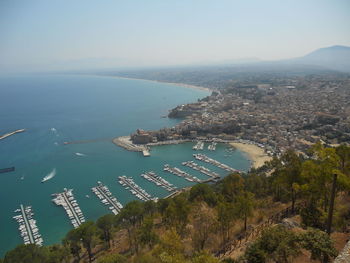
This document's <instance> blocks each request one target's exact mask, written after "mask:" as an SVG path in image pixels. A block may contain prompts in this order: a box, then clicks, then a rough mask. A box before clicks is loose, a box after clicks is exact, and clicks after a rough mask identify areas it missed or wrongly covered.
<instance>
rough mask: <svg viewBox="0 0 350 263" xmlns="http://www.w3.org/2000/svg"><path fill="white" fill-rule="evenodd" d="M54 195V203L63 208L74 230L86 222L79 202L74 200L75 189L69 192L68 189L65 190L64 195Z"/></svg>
mask: <svg viewBox="0 0 350 263" xmlns="http://www.w3.org/2000/svg"><path fill="white" fill-rule="evenodd" d="M52 195H53V196H55V198H54V199H52V201H53V202H54V203H55V204H56V205H58V206H63V208H64V210H65V211H66V213H67V215H68V217H69V219H70V221H71V223H72V225H73V226H74V228H77V227H78V226H80V225H81V224H82V223H84V222H85V218H84V215H83V213H82V211H81V209H80V207H79V205H78V202H77V201H76V200H75V198H74V195H73V189H69V190H68V189H67V188H64V191H63V192H62V193H56V194H52Z"/></svg>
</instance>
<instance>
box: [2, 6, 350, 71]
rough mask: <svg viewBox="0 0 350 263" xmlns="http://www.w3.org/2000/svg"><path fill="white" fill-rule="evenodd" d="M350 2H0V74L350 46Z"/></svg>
mask: <svg viewBox="0 0 350 263" xmlns="http://www.w3.org/2000/svg"><path fill="white" fill-rule="evenodd" d="M349 14H350V1H349V0H283V1H281V0H215V1H213V0H124V1H119V0H111V1H108V0H99V1H92V0H74V1H72V0H69V1H68V0H60V1H54V0H51V1H50V0H31V1H28V0H22V1H20V0H0V70H1V71H5V72H6V71H23V70H29V71H30V70H34V71H35V70H47V69H49V70H50V69H78V68H89V67H91V68H94V67H96V68H99V67H106V68H108V67H121V68H123V67H147V66H169V65H191V64H210V63H219V62H224V61H231V60H235V59H245V58H259V59H263V60H278V59H285V58H293V57H299V56H303V55H305V54H307V53H309V52H311V51H313V50H315V49H318V48H321V47H327V46H332V45H345V46H350V15H349Z"/></svg>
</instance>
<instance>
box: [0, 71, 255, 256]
mask: <svg viewBox="0 0 350 263" xmlns="http://www.w3.org/2000/svg"><path fill="white" fill-rule="evenodd" d="M207 95H209V92H208V91H204V90H197V89H192V88H188V87H182V86H179V85H174V84H166V83H158V82H152V81H146V80H133V79H123V78H116V77H102V76H87V75H57V74H56V75H53V74H52V75H48V74H43V75H39V74H32V75H20V76H18V75H16V76H15V75H11V76H1V77H0V134H5V133H7V132H11V131H14V130H17V129H26V131H25V132H23V133H18V134H15V135H13V136H10V137H8V138H6V139H3V140H0V169H1V168H7V167H12V166H14V167H15V171H14V172H9V173H2V174H0V257H3V256H4V254H5V252H6V251H8V250H10V249H13V248H14V247H16V245H18V244H21V243H23V240H22V238H21V237H20V233H19V231H18V224H17V222H16V221H15V220H14V219H13V218H12V217H13V216H14V215H15V213H14V210H16V209H18V208H19V206H20V204H23V205H25V206H29V205H30V206H32V209H33V211H34V218H35V220H36V221H37V226H38V227H39V231H40V233H41V235H42V237H43V239H44V245H50V244H53V243H58V242H61V240H62V238H63V237H64V236H65V234H66V233H67V232H68V231H69V230H70V229H72V225H71V223H70V221H69V219H68V217H67V215H66V213H65V211H64V209H63V208H62V207H58V206H56V205H55V204H54V203H53V202H52V201H51V200H52V194H53V193H58V192H62V191H63V189H64V188H68V189H70V188H72V189H74V190H73V193H74V196H75V198H76V200H77V201H78V203H79V205H80V208H81V210H82V212H83V214H84V216H85V217H86V219H87V220H96V219H97V218H98V217H100V216H102V215H104V214H107V213H110V211H109V210H108V206H105V205H103V204H102V203H101V202H100V201H99V199H98V198H97V197H96V196H95V195H94V194H93V192H92V191H91V187H93V186H95V185H96V184H97V181H101V182H102V183H104V184H105V185H107V186H108V188H109V189H110V191H111V192H112V194H113V195H114V196H115V197H116V198H117V199H118V200H119V201H120V202H121V203H122V204H123V205H125V204H126V203H128V202H129V201H131V200H135V199H137V198H136V197H135V196H134V195H132V194H131V193H130V192H129V191H128V190H126V189H124V188H123V187H122V186H121V185H120V184H119V183H118V180H117V178H118V176H120V175H126V176H130V177H133V178H134V180H135V182H136V183H137V184H139V185H140V186H141V187H142V188H144V189H145V190H146V191H147V192H148V193H150V194H151V195H152V196H154V197H160V198H161V197H165V196H167V195H168V194H169V193H168V192H167V191H166V190H164V189H163V188H160V187H158V186H156V185H154V184H152V183H150V182H148V181H146V180H145V179H144V178H142V177H140V174H141V173H143V172H145V171H154V172H156V173H157V174H158V175H160V176H162V177H163V178H164V179H166V180H168V181H169V182H170V183H173V184H174V185H175V186H177V187H178V188H182V187H186V186H191V185H193V184H194V183H191V182H188V181H186V180H184V179H183V178H179V177H176V176H175V175H171V174H169V173H166V172H163V166H164V165H165V164H170V165H172V166H176V167H179V168H181V169H183V170H184V171H187V172H189V173H191V174H193V175H195V176H197V177H199V178H202V179H206V176H205V175H202V174H200V173H199V172H196V171H194V170H191V169H190V168H187V167H184V166H182V165H181V163H182V162H183V161H188V160H194V158H193V157H192V154H193V153H195V152H194V150H192V146H193V145H194V142H193V143H192V142H189V143H184V144H178V145H166V146H156V147H152V148H151V156H150V157H143V156H142V154H141V153H137V152H129V151H127V150H125V149H122V148H120V147H118V146H116V145H115V144H113V143H112V138H114V137H118V136H125V135H129V134H131V133H133V132H134V131H135V130H136V129H138V128H140V129H145V130H156V129H160V128H163V127H172V126H174V125H176V124H177V123H178V122H179V121H180V120H175V119H169V118H166V117H165V116H166V115H167V113H168V111H169V110H170V109H171V108H173V107H175V106H177V105H180V104H185V103H189V102H195V101H197V100H198V99H200V98H203V97H205V96H207ZM64 142H77V143H74V144H68V145H65V144H64ZM207 146H208V144H205V149H204V150H203V151H200V152H201V153H204V154H206V155H208V156H209V157H212V158H214V159H216V160H218V161H221V162H223V163H225V164H227V165H230V166H232V167H234V168H236V169H240V170H243V171H247V170H248V169H249V167H250V160H249V159H248V158H247V156H246V155H245V154H244V153H243V152H240V151H238V150H234V149H231V148H230V147H229V146H228V145H225V144H219V145H218V146H217V149H216V151H209V150H207ZM196 162H198V161H196ZM198 163H200V162H198ZM201 164H202V165H204V166H206V167H208V168H209V169H211V170H212V171H215V172H218V173H219V174H220V175H221V176H226V175H227V174H228V173H227V172H225V171H224V170H221V169H219V168H217V167H215V166H212V165H210V164H203V163H201ZM50 174H51V175H54V176H53V177H52V178H51V179H50V180H48V181H46V182H45V183H41V180H42V179H43V178H44V177H45V176H47V175H50Z"/></svg>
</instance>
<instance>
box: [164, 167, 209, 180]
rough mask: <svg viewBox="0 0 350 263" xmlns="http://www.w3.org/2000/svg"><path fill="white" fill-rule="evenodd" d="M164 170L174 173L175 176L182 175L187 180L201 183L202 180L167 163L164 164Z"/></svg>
mask: <svg viewBox="0 0 350 263" xmlns="http://www.w3.org/2000/svg"><path fill="white" fill-rule="evenodd" d="M163 170H164V171H166V172H169V173H171V174H174V175H176V176H179V177H182V178H184V179H186V180H187V181H189V182H196V183H201V182H202V181H201V180H200V179H198V178H197V177H196V176H193V175H190V174H189V173H186V172H184V171H182V170H180V169H179V168H177V167H170V166H169V165H168V164H166V165H164V169H163Z"/></svg>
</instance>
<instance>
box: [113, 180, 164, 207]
mask: <svg viewBox="0 0 350 263" xmlns="http://www.w3.org/2000/svg"><path fill="white" fill-rule="evenodd" d="M118 178H119V181H118V182H119V183H120V184H121V185H122V186H124V187H125V189H126V190H129V191H130V192H131V193H132V194H133V195H135V196H136V197H137V198H138V199H140V200H142V201H149V200H154V201H157V200H158V198H157V197H155V198H152V197H151V195H150V194H149V193H147V192H146V191H145V190H144V189H142V188H141V187H140V186H138V185H137V184H136V183H135V182H134V180H133V179H132V178H131V177H126V176H125V175H122V176H119V177H118Z"/></svg>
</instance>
